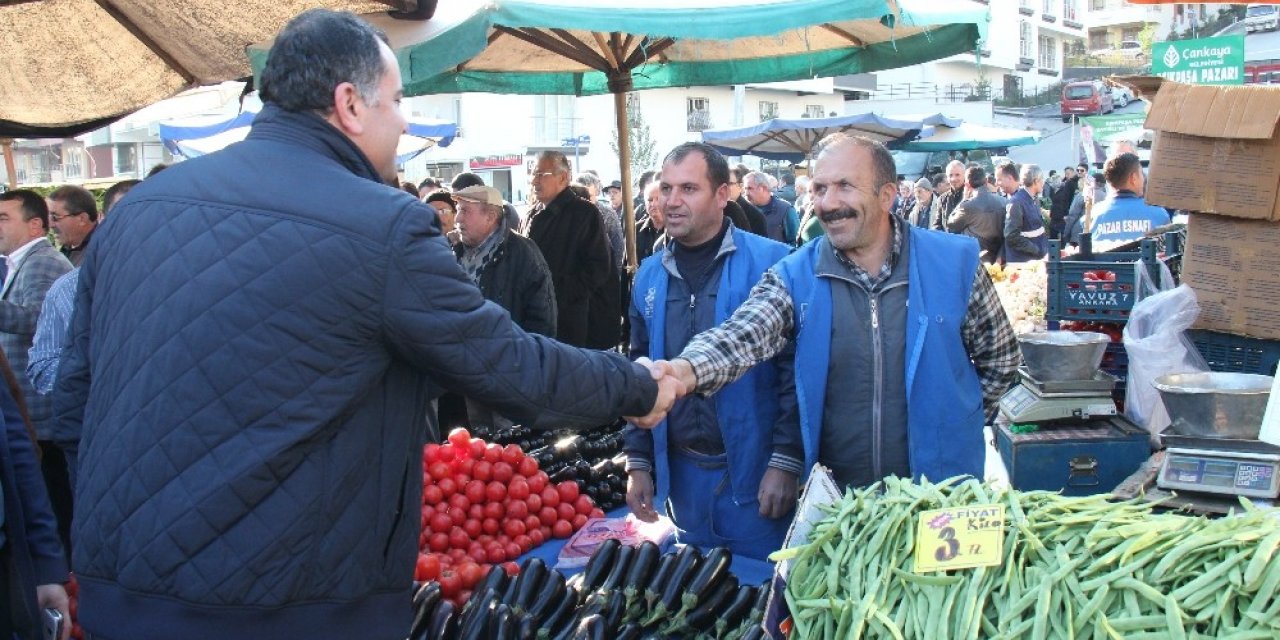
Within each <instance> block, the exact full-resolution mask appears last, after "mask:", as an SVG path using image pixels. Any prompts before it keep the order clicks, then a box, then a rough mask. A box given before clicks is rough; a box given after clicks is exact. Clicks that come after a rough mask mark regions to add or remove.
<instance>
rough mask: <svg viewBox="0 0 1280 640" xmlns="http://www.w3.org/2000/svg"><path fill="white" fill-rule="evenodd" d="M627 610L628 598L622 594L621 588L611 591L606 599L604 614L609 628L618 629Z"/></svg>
mask: <svg viewBox="0 0 1280 640" xmlns="http://www.w3.org/2000/svg"><path fill="white" fill-rule="evenodd" d="M626 612H627V600H626V598H624V597H623V596H622V592H621V591H619V590H614V591H610V592H609V595H608V597H607V598H606V599H605V603H604V611H603V613H602V615H604V621H605V626H606V627H607V628H609V629H617V628H618V625H619V624H620V623H621V622H622V616H623V614H625V613H626Z"/></svg>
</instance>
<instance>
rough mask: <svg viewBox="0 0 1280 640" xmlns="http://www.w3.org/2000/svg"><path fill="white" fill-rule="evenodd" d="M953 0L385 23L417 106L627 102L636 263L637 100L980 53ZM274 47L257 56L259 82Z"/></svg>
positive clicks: (603, 7) (571, 3)
mask: <svg viewBox="0 0 1280 640" xmlns="http://www.w3.org/2000/svg"><path fill="white" fill-rule="evenodd" d="M955 4H956V3H948V2H945V0H616V1H614V2H597V1H594V0H591V1H588V0H452V1H449V2H443V3H441V4H440V6H439V7H438V9H437V11H436V15H435V17H434V18H432V19H431V20H428V21H425V22H405V21H395V20H390V19H385V18H383V17H381V16H377V15H373V16H366V18H367V19H368V20H369V21H370V22H371V23H373V24H374V25H376V26H378V27H379V28H381V29H383V30H384V31H386V32H387V35H388V37H389V38H390V40H391V45H392V48H393V49H394V50H395V51H396V57H397V59H398V60H399V63H400V70H401V74H402V75H403V76H404V88H405V93H406V94H407V95H424V94H435V93H461V92H468V91H480V92H489V93H517V94H534V95H537V94H542V95H549V94H555V95H578V96H586V95H599V94H605V93H611V94H613V95H614V105H615V110H616V118H617V127H618V141H619V145H618V146H619V156H620V160H621V163H620V164H621V167H620V169H621V175H622V189H623V203H624V207H625V214H624V224H623V226H624V228H625V231H626V234H627V248H628V253H629V255H630V256H631V257H630V258H629V260H631V262H632V267H633V268H634V260H635V258H634V256H635V224H634V212H633V211H632V206H631V202H632V194H631V168H630V165H631V162H630V160H631V149H630V144H629V140H628V136H627V119H626V108H625V104H626V103H625V101H626V93H627V92H629V91H633V90H637V89H653V88H659V87H688V86H706V85H728V84H744V83H756V82H774V81H783V80H798V79H802V78H815V77H829V76H837V75H844V74H853V73H866V72H871V71H878V70H883V69H889V68H896V67H904V66H908V65H913V64H917V63H921V62H927V61H930V60H936V59H939V58H944V57H947V56H951V55H955V54H959V53H965V52H969V51H974V50H975V49H976V48H977V44H978V43H979V42H980V41H981V40H982V39H983V38H984V37H985V34H986V26H987V20H988V13H987V10H986V9H985V8H982V9H979V10H972V9H965V8H962V9H957V8H955ZM268 47H269V43H267V44H263V45H258V46H254V47H250V49H249V56H250V59H251V60H252V62H253V65H254V68H255V70H259V71H260V70H261V68H262V66H263V65H264V64H265V60H266V55H267V53H268Z"/></svg>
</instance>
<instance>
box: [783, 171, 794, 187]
mask: <svg viewBox="0 0 1280 640" xmlns="http://www.w3.org/2000/svg"><path fill="white" fill-rule="evenodd" d="M782 184H789V185H791V186H793V187H794V186H795V184H796V174H794V173H790V172H788V173H784V174H782Z"/></svg>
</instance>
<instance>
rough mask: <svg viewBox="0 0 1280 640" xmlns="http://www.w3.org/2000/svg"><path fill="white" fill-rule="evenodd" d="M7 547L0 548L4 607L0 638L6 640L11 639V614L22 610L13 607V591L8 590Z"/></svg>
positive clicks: (0, 598)
mask: <svg viewBox="0 0 1280 640" xmlns="http://www.w3.org/2000/svg"><path fill="white" fill-rule="evenodd" d="M10 579H11V576H10V575H9V546H8V545H7V544H6V545H5V546H3V547H0V605H4V607H3V609H2V610H0V638H3V639H4V640H8V639H9V638H12V637H13V614H14V613H15V612H17V611H20V610H21V609H22V607H21V606H15V604H16V603H15V602H14V601H13V597H12V595H13V593H12V592H13V590H12V589H10V588H9V580H10Z"/></svg>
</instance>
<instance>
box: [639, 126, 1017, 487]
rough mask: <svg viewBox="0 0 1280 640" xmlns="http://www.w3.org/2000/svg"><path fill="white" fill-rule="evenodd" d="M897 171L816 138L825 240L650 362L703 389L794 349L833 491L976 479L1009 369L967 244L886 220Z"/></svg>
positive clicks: (854, 148) (811, 452)
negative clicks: (671, 355)
mask: <svg viewBox="0 0 1280 640" xmlns="http://www.w3.org/2000/svg"><path fill="white" fill-rule="evenodd" d="M896 175H897V174H896V169H895V167H894V162H893V156H891V155H890V154H889V151H888V150H887V149H885V147H884V146H883V145H881V144H879V143H877V142H875V141H872V140H870V139H868V138H860V137H850V136H847V135H844V134H836V135H833V136H830V137H828V138H827V139H826V140H824V141H823V144H822V145H821V146H820V149H819V152H818V155H817V160H816V161H815V171H814V173H813V182H812V183H811V187H810V189H811V193H812V195H813V203H814V210H815V213H816V215H817V216H818V219H819V220H820V221H821V224H822V227H823V229H824V230H825V231H826V234H825V235H824V236H823V237H821V238H819V239H818V240H815V241H813V242H810V243H808V244H806V245H804V246H803V247H801V248H800V249H799V250H797V251H796V252H795V253H793V254H791V255H790V256H787V257H786V258H783V259H782V261H780V262H779V263H778V264H776V265H774V267H773V268H771V269H770V270H769V271H767V272H765V275H764V276H763V277H762V278H761V280H760V282H759V283H758V284H757V285H756V286H755V288H754V289H753V290H752V291H751V296H750V297H749V298H747V300H746V301H745V302H743V303H742V305H741V306H739V307H738V309H737V311H735V312H734V313H733V315H732V316H731V317H730V318H729V319H728V320H726V321H725V322H724V323H723V324H721V325H720V326H718V327H715V328H713V329H709V330H707V331H704V332H702V333H701V334H699V335H698V336H696V337H694V339H693V340H692V341H690V342H689V344H688V346H686V347H685V348H684V350H683V351H682V352H681V353H680V355H679V356H678V357H677V358H675V359H672V360H671V361H670V362H664V361H660V362H657V363H654V364H653V367H654V368H655V370H658V371H663V372H665V373H667V374H669V375H675V376H677V377H679V378H680V379H681V381H682V383H683V384H684V387H685V391H686V392H692V391H696V392H698V393H701V394H712V393H716V392H718V391H719V390H720V389H722V388H724V387H725V386H727V385H728V384H730V383H732V382H733V381H735V380H737V379H738V378H740V377H742V376H743V375H744V374H745V373H746V372H747V371H749V370H750V368H751V367H752V366H753V365H755V364H757V363H759V362H762V361H764V360H767V359H769V358H771V357H773V356H775V355H776V354H778V353H780V352H781V351H782V350H783V349H784V348H785V347H787V346H788V345H789V344H792V342H793V341H794V344H795V349H796V356H795V361H796V363H797V366H796V368H795V379H796V395H797V397H798V398H799V407H800V409H799V411H800V426H801V438H802V441H803V443H804V454H805V464H804V469H805V470H806V471H808V470H809V469H811V468H812V466H813V464H814V463H815V462H821V463H822V464H824V465H826V466H827V467H828V468H830V469H831V470H832V472H833V474H834V476H835V479H836V481H837V482H839V483H840V484H841V485H844V486H852V487H860V486H866V485H869V484H871V483H873V482H876V481H878V480H880V479H882V478H884V477H886V476H890V475H896V476H901V477H913V476H916V477H918V476H922V475H923V476H928V477H930V478H949V477H951V476H954V475H965V474H967V475H972V476H975V477H982V472H983V462H984V452H985V447H984V445H983V442H982V426H983V424H984V422H985V417H986V416H987V415H991V414H992V413H993V410H994V409H995V407H996V406H997V403H998V402H999V399H1000V396H1001V395H1002V394H1003V393H1004V392H1005V391H1006V390H1008V388H1009V385H1010V384H1012V383H1013V380H1014V375H1015V373H1016V369H1017V365H1018V362H1019V360H1020V356H1019V351H1018V343H1017V340H1016V339H1015V338H1014V335H1013V331H1012V330H1011V329H1010V327H1009V321H1008V318H1007V317H1006V316H1005V313H1004V310H1003V309H1002V308H1001V306H1000V302H999V299H998V298H997V297H996V294H995V288H994V287H993V286H992V284H991V280H990V278H989V277H988V276H987V272H986V270H985V268H984V267H983V266H982V265H981V263H980V262H979V260H978V243H977V242H976V241H975V240H974V239H973V238H969V237H965V236H959V235H954V234H947V233H940V232H937V231H930V230H925V229H921V228H917V227H913V226H911V225H909V224H908V223H907V222H906V221H905V220H903V219H902V218H900V217H898V216H895V215H893V214H891V213H890V209H891V208H892V207H893V200H894V196H895V194H896V192H897V184H896V181H895V176H896ZM939 376H945V379H942V378H940V377H939ZM802 481H803V479H802Z"/></svg>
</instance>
